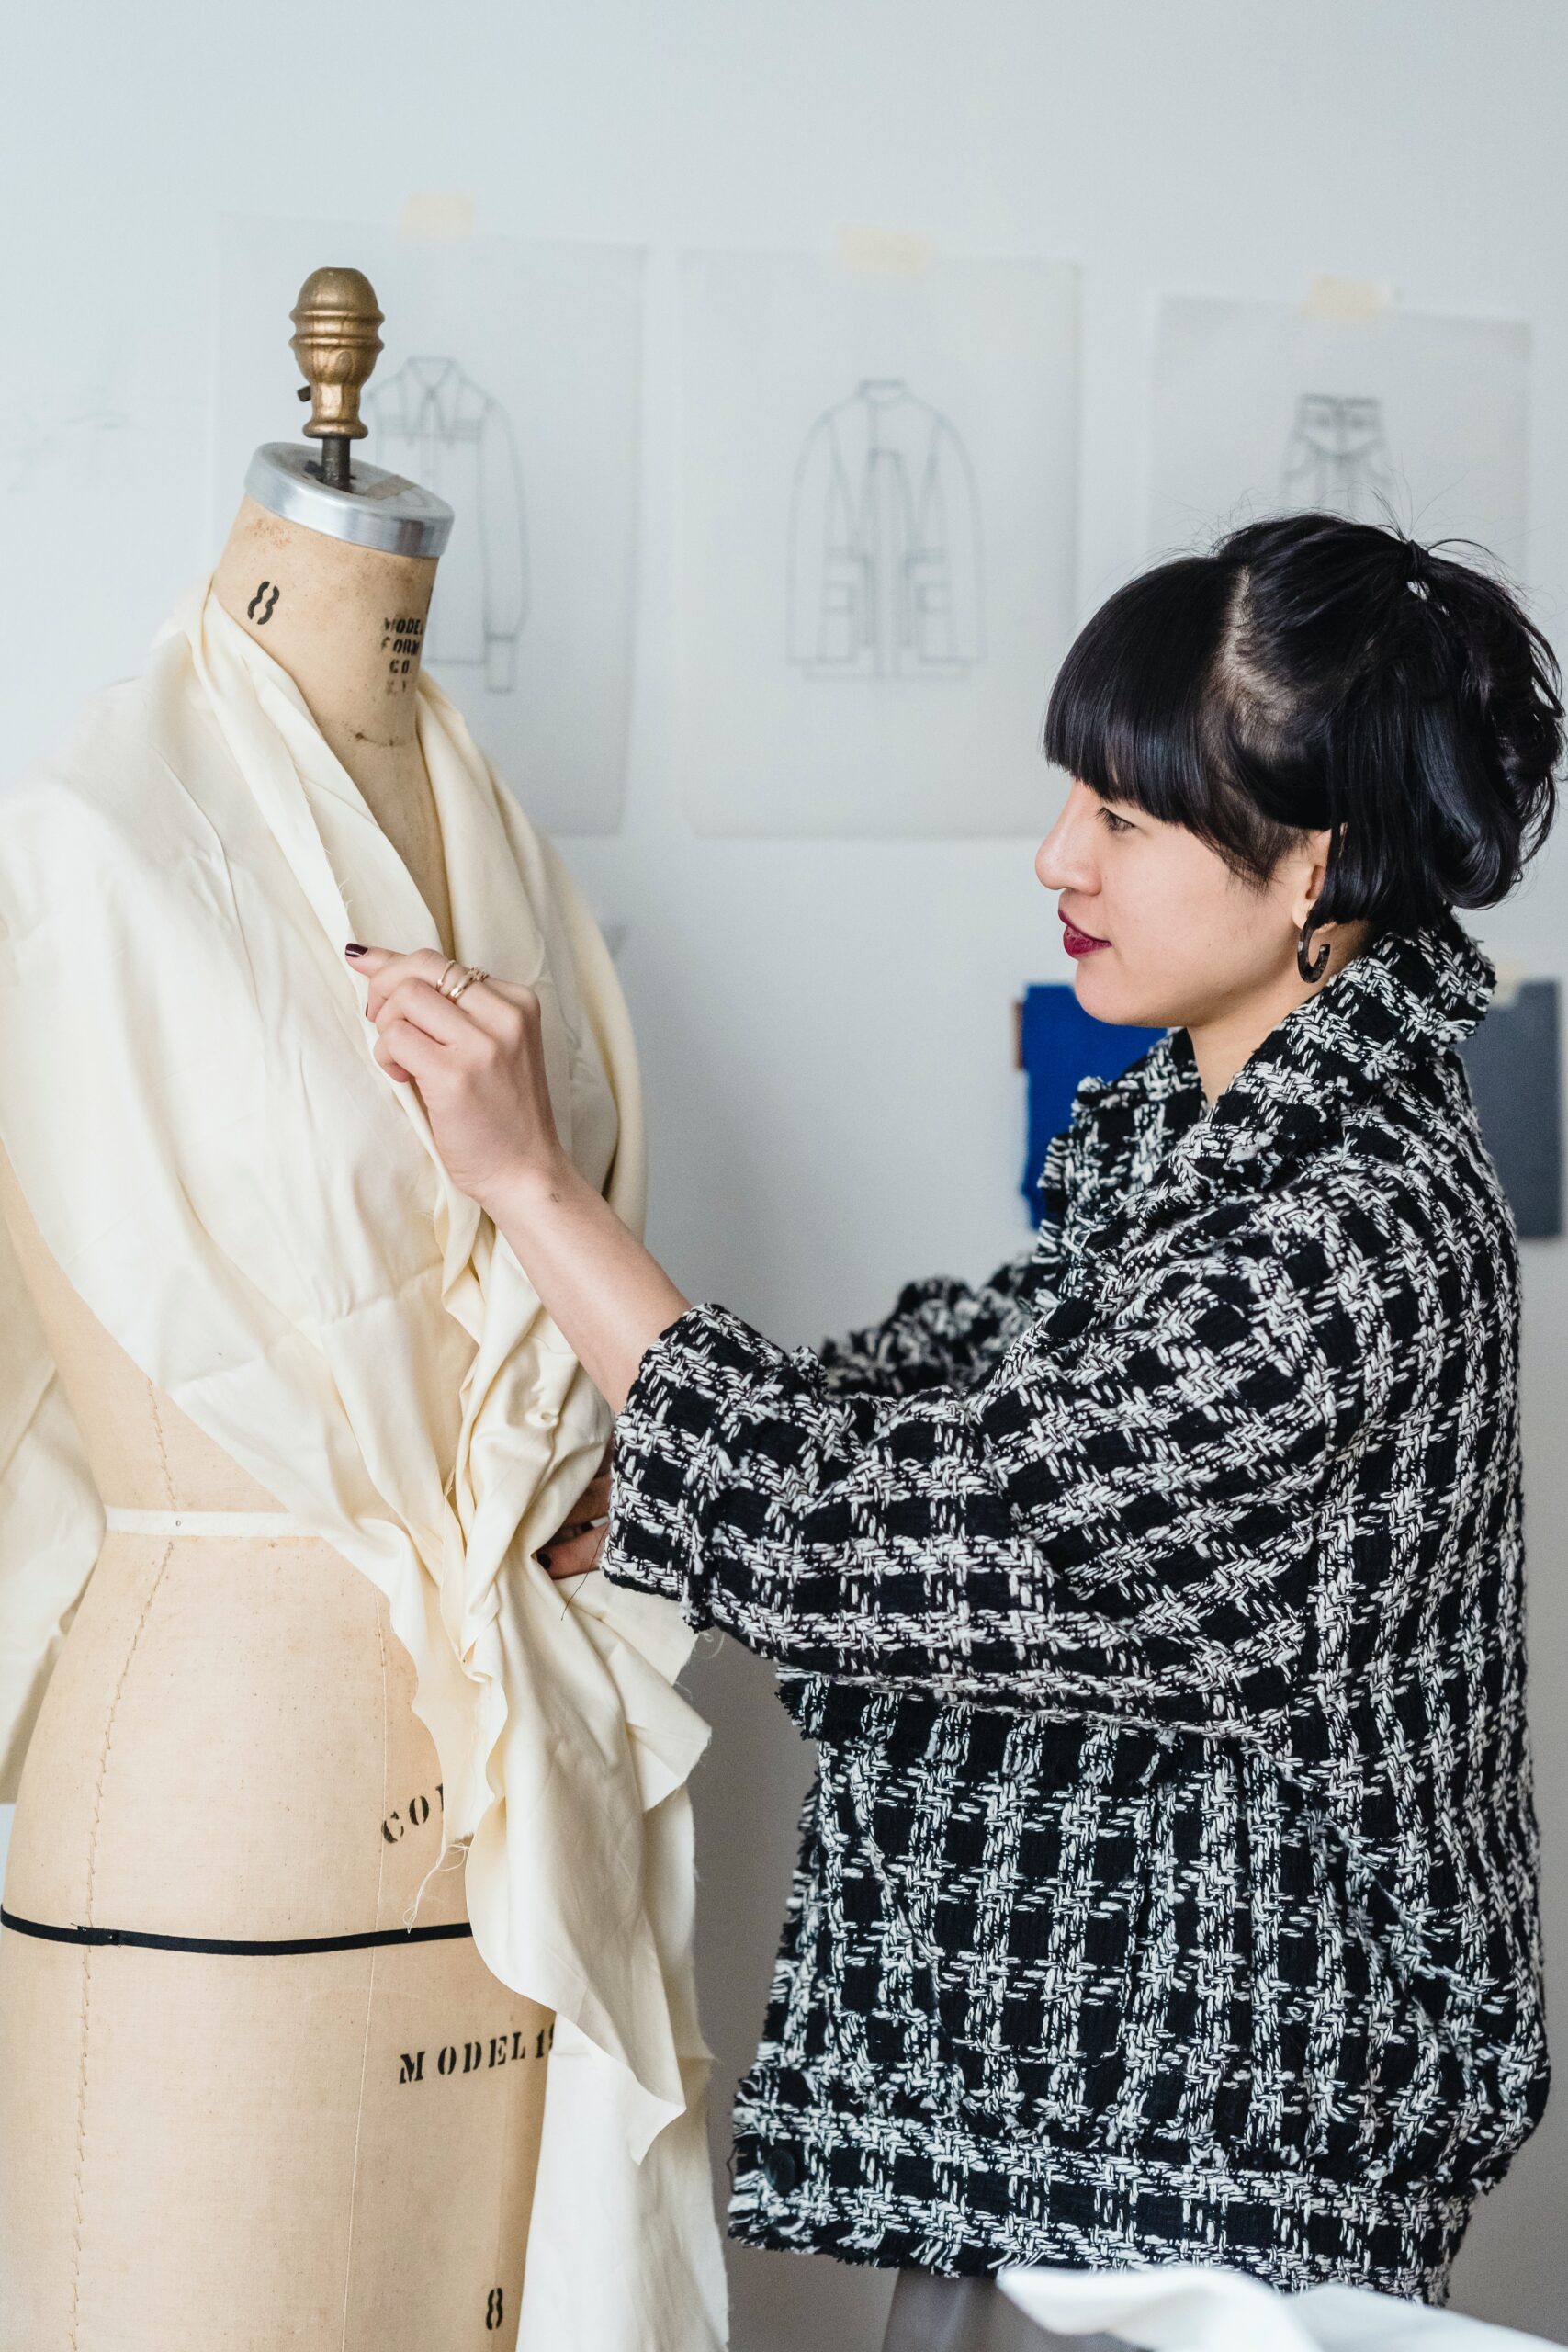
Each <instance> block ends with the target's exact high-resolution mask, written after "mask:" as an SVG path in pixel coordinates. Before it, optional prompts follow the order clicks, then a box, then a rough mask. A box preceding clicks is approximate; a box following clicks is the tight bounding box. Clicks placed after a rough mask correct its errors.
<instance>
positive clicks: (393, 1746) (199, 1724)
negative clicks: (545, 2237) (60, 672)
mask: <svg viewBox="0 0 1568 2352" xmlns="http://www.w3.org/2000/svg"><path fill="white" fill-rule="evenodd" d="M295 319H296V322H297V325H298V327H299V334H297V336H296V339H295V348H296V350H297V352H298V353H299V356H300V363H301V367H302V368H303V369H304V372H305V373H306V375H307V378H308V379H310V387H311V393H312V396H313V407H314V413H313V415H312V419H311V423H310V424H309V425H308V426H307V427H306V431H307V433H308V434H310V435H312V436H313V437H314V438H315V439H316V440H317V441H319V442H320V443H321V448H322V458H321V464H320V468H319V470H317V471H313V472H312V471H309V470H307V469H306V466H305V464H304V462H303V461H304V459H305V457H306V453H305V452H303V451H299V452H298V453H296V452H293V451H290V450H288V449H285V448H283V447H269V449H267V450H265V451H262V452H258V455H257V458H256V460H255V462H254V464H253V467H252V469H251V473H250V476H249V477H248V478H247V492H248V494H247V496H246V497H245V499H244V501H243V504H242V506H241V508H240V511H239V514H238V516H237V518H236V520H235V523H234V526H233V529H232V531H231V536H230V538H229V541H228V544H227V547H226V548H225V550H224V554H223V557H222V559H221V561H220V566H219V569H218V572H217V575H216V587H217V593H218V595H219V599H220V602H221V603H222V604H223V605H224V607H225V609H226V610H227V611H228V612H229V613H230V614H231V616H232V617H233V618H234V619H235V620H236V621H237V622H238V623H239V625H240V626H241V627H242V628H245V629H246V630H247V631H249V632H250V633H251V634H252V635H253V636H254V637H255V638H256V639H257V641H258V643H260V644H262V645H264V646H265V648H266V650H267V651H268V652H269V653H270V654H271V655H272V656H273V658H274V659H275V660H276V661H277V662H279V663H280V664H281V665H282V666H283V667H284V668H285V669H286V670H288V673H290V675H291V676H292V677H293V679H294V681H295V683H296V684H297V685H298V686H299V691H300V693H301V694H302V695H303V696H304V698H305V700H306V702H307V704H308V706H309V708H310V713H311V716H312V717H313V718H314V719H315V721H316V724H317V725H318V727H319V728H320V729H321V733H322V734H323V736H324V737H325V739H326V741H327V742H328V744H329V746H330V748H331V749H332V750H333V752H334V753H335V754H336V756H337V757H338V759H339V760H340V761H341V763H342V764H343V765H344V768H345V769H346V770H347V771H348V773H349V774H350V775H351V776H352V777H353V779H354V781H355V784H356V785H357V786H358V787H359V790H360V791H361V793H362V795H363V796H364V798H365V800H366V802H367V805H368V806H369V808H370V809H371V811H372V813H373V815H374V816H375V818H376V820H377V822H378V825H379V826H380V828H381V830H382V831H383V832H384V833H385V834H386V835H387V837H388V839H389V841H390V842H391V843H392V845H393V847H394V848H395V849H396V850H397V851H398V853H399V854H400V857H401V858H402V860H403V863H404V865H406V866H407V868H408V870H409V872H410V874H411V875H412V878H413V880H414V882H415V884H416V886H417V887H418V888H419V890H420V892H421V895H422V896H423V899H424V901H425V904H426V906H427V907H428V909H429V910H430V912H431V915H432V917H433V919H434V922H435V924H436V928H437V931H438V933H439V934H440V935H441V936H442V938H443V939H444V940H445V941H446V943H447V944H448V947H449V946H450V915H449V908H448V903H447V892H446V874H445V869H444V865H443V858H442V845H441V841H440V836H439V831H438V827H437V824H436V819H435V812H434V800H433V797H432V795H431V790H430V785H429V779H428V776H427V775H426V774H425V771H424V766H423V759H422V756H421V753H420V750H419V745H418V739H417V733H416V728H415V697H414V684H415V681H416V678H417V675H418V668H419V645H420V641H421V639H422V636H423V620H424V616H425V614H426V612H427V610H428V606H429V602H430V594H431V589H432V585H433V582H434V572H435V565H436V558H437V555H438V553H439V549H440V547H441V545H442V544H443V543H444V540H445V536H446V528H447V526H448V525H449V520H450V518H449V515H447V511H446V509H445V508H443V507H442V506H441V505H440V503H439V502H438V501H435V500H434V499H431V498H430V497H429V496H428V495H427V494H426V493H424V492H420V491H419V490H417V489H416V488H415V487H414V486H413V485H412V484H406V483H400V482H399V481H397V480H396V479H395V478H394V477H389V476H386V475H382V474H378V472H377V471H376V469H371V468H368V467H365V468H359V469H351V468H350V466H349V463H348V457H349V446H350V442H351V441H352V439H353V438H355V437H357V436H358V435H359V434H361V433H362V432H363V427H361V426H360V425H359V424H358V421H357V406H356V403H357V392H358V386H359V385H360V384H361V383H362V382H363V381H364V379H365V377H366V376H367V374H368V373H369V368H370V366H371V364H373V360H374V356H375V352H376V351H377V350H378V348H379V345H378V341H377V339H376V334H375V329H376V326H377V325H378V323H379V312H378V311H376V309H375V300H374V296H373V294H372V293H371V291H370V288H368V286H367V284H366V282H365V281H364V280H363V279H362V278H359V277H358V276H357V273H355V272H352V271H337V270H333V271H319V272H317V273H316V275H315V277H313V278H312V279H310V281H308V282H307V286H306V288H305V289H304V291H303V293H302V295H301V298H300V307H299V309H298V310H297V311H296V312H295ZM150 952H155V943H150ZM0 1214H3V1216H4V1218H5V1222H6V1227H7V1228H8V1231H9V1235H10V1238H11V1242H12V1245H13V1246H14V1248H15V1249H16V1251H17V1257H18V1259H19V1261H20V1264H21V1267H22V1271H23V1273H24V1276H25V1278H26V1281H27V1283H28V1289H29V1291H30V1293H31V1295H32V1296H33V1299H34V1301H35V1304H36V1306H37V1307H38V1311H39V1317H40V1319H41V1321H42V1323H43V1325H44V1329H45V1331H46V1333H47V1335H48V1337H49V1339H50V1340H51V1345H52V1349H53V1353H54V1358H55V1363H56V1367H57V1370H58V1374H59V1377H60V1381H61V1385H62V1389H63V1391H64V1393H65V1396H66V1397H67V1400H68V1402H69V1404H70V1406H71V1408H72V1409H73V1414H74V1417H75V1419H76V1422H77V1425H78V1427H79V1429H80V1430H81V1433H82V1438H83V1442H84V1444H85V1449H86V1452H87V1455H88V1458H89V1460H90V1463H91V1466H92V1470H93V1473H94V1476H95V1479H96V1484H97V1487H98V1490H99V1493H100V1495H101V1496H102V1498H104V1500H105V1502H106V1503H107V1504H112V1505H114V1506H117V1507H118V1509H119V1510H130V1511H139V1510H140V1511H148V1512H153V1513H160V1514H167V1513H169V1512H172V1511H174V1512H179V1513H181V1514H189V1513H198V1514H199V1513H214V1512H221V1513H253V1512H261V1513H265V1512H276V1510H277V1509H278V1504H277V1501H276V1498H275V1497H273V1496H271V1495H269V1494H268V1493H267V1492H266V1491H265V1489H264V1488H263V1487H260V1486H259V1485H258V1484H257V1483H256V1482H255V1481H254V1479H253V1478H252V1477H251V1476H249V1474H248V1473H246V1472H244V1471H243V1470H242V1469H241V1468H240V1467H239V1465H238V1464H235V1463H234V1462H233V1461H231V1459H230V1458H229V1457H228V1456H227V1455H226V1454H225V1453H223V1452H222V1451H221V1450H220V1448H219V1447H217V1446H216V1445H215V1444H214V1443H213V1442H211V1441H210V1440H209V1438H208V1437H207V1436H206V1435H205V1434H204V1433H203V1432H202V1431H201V1430H198V1429H197V1427H196V1425H195V1424H194V1423H193V1422H192V1421H191V1420H190V1419H188V1418H187V1417H186V1415H185V1414H184V1413H182V1412H181V1410H180V1409H179V1408H178V1407H177V1406H175V1404H174V1402H173V1401H172V1400H171V1399H170V1398H169V1397H167V1396H165V1395H164V1394H163V1393H162V1392H161V1391H160V1390H158V1389H157V1388H156V1387H155V1386H154V1385H152V1383H151V1382H150V1381H148V1380H147V1379H146V1378H145V1377H144V1376H143V1374H141V1372H140V1371H139V1370H138V1368H137V1367H136V1365H135V1364H134V1363H132V1362H131V1360H130V1357H129V1356H127V1355H126V1354H125V1353H124V1351H122V1350H121V1349H120V1348H119V1347H118V1345H117V1344H116V1342H115V1341H114V1340H112V1339H111V1338H110V1336H109V1335H108V1333H107V1332H106V1331H105V1330H104V1329H102V1327H101V1326H100V1325H99V1324H98V1323H97V1322H96V1320H95V1318H94V1317H92V1316H91V1315H90V1314H89V1313H88V1311H87V1310H86V1308H85V1306H84V1305H83V1303H82V1301H81V1300H80V1299H79V1298H78V1297H77V1295H76V1294H75V1293H74V1292H73V1289H72V1287H71V1285H70V1283H69V1282H68V1281H67V1279H66V1277H65V1275H64V1274H63V1272H62V1271H61V1269H60V1267H59V1266H58V1265H57V1264H56V1263H55V1261H53V1259H52V1258H51V1256H50V1253H49V1251H48V1250H47V1249H46V1247H45V1245H44V1242H43V1240H42V1238H41V1235H40V1234H39V1229H38V1226H37V1224H36V1221H35V1219H34V1217H33V1215H32V1212H31V1209H30V1208H29V1206H28V1203H27V1202H26V1200H25V1199H24V1198H23V1196H22V1193H21V1191H20V1188H19V1186H18V1185H17V1181H16V1178H15V1175H14V1173H13V1171H12V1170H11V1168H10V1165H9V1163H8V1161H6V1159H5V1158H4V1155H3V1154H0ZM411 1700H412V1668H411V1666H410V1664H409V1661H408V1659H407V1657H406V1656H405V1654H404V1653H403V1652H402V1651H401V1649H400V1646H399V1645H398V1644H397V1643H396V1642H395V1640H394V1638H393V1636H392V1634H391V1631H390V1627H389V1615H388V1608H387V1604H386V1601H385V1600H383V1598H382V1596H381V1595H380V1593H379V1592H378V1591H377V1590H376V1589H375V1588H374V1587H373V1586H372V1585H370V1583H369V1582H368V1581H367V1579H366V1578H365V1577H363V1576H362V1575H361V1574H360V1573H359V1572H358V1571H357V1570H356V1569H355V1568H353V1567H351V1566H349V1565H348V1564H347V1563H346V1562H344V1560H343V1559H342V1558H340V1557H339V1555H337V1554H336V1553H334V1552H333V1550H332V1549H331V1548H330V1547H329V1546H327V1545H325V1544H321V1543H320V1542H319V1541H317V1540H315V1539H313V1538H310V1537H306V1536H301V1535H298V1534H294V1535H287V1536H280V1535H277V1534H266V1533H254V1532H243V1531H239V1530H235V1529H233V1528H230V1529H228V1530H226V1531H224V1532H213V1531H212V1530H211V1529H210V1528H209V1529H205V1530H192V1531H190V1532H173V1533H171V1532H128V1531H125V1530H123V1529H118V1528H117V1529H113V1530H111V1532H109V1533H108V1534H107V1536H106V1538H105V1541H104V1544H103V1548H102V1551H101V1553H100V1555H99V1558H98V1561H97V1564H96V1568H95V1570H94V1572H93V1575H92V1577H91V1579H90V1581H89V1583H88V1586H87V1589H86V1591H85V1595H84V1598H83V1600H82V1602H81V1605H80V1607H79V1609H78V1611H77V1613H76V1617H75V1620H74V1622H73V1625H72V1628H71V1631H70V1634H69V1637H68V1639H67V1642H66V1645H65V1647H64V1650H63V1653H62V1657H61V1661H60V1664H59V1666H58V1667H57V1668H56V1671H55V1674H54V1677H53V1679H52V1680H51V1684H50V1687H49V1691H48V1693H47V1696H46V1698H45V1701H44V1704H43V1708H42V1712H41V1713H40V1715H39V1722H38V1725H37V1729H36V1731H35V1733H34V1736H33V1740H32V1743H31V1746H30V1747H29V1749H28V1758H27V1763H26V1766H25V1768H24V1772H23V1777H22V1781H21V1786H20V1790H19V1792H18V1801H17V1821H16V1827H15V1831H14V1834H13V1838H12V1844H11V1850H10V1856H9V1861H8V1867H7V1872H6V1890H5V1900H6V1909H7V1912H8V1913H11V1914H15V1915H18V1916H19V1917H22V1918H24V1919H27V1920H31V1921H34V1922H56V1923H71V1924H72V1925H73V1926H75V1925H85V1926H88V1927H91V1928H98V1929H105V1928H107V1929H119V1930H130V1931H133V1932H134V1933H136V1934H140V1935H149V1934H150V1935H153V1936H166V1937H170V1938H174V1939H178V1940H181V1941H184V1942H188V1941H189V1940H191V1939H205V1940H209V1941H211V1942H213V1943H216V1944H219V1945H232V1944H235V1943H246V1942H253V1941H254V1942H261V1943H264V1944H276V1943H278V1942H285V1941H289V1940H294V1939H299V1940H310V1941H314V1940H316V1939H322V1938H337V1939H345V1948H344V1949H340V1950H335V1951H320V1950H312V1951H303V1952H296V1953H291V1954H288V1955H279V1954H276V1953H263V1954H255V1953H238V1952H234V1951H189V1950H185V1949H177V1950H162V1949H155V1948H151V1947H148V1946H147V1945H145V1944H142V1945H138V1946H136V1947H135V1948H132V1947H130V1946H114V1945H110V1946H107V1948H106V1946H105V1944H104V1942H103V1941H102V1940H100V1941H99V1942H97V1943H84V1942H80V1941H72V1940H65V1941H59V1940H51V1939H49V1938H47V1937H44V1936H39V1935H34V1934H28V1933H18V1932H14V1931H12V1930H10V1929H9V1928H8V1929H7V1930H6V1932H4V1933H3V1934H0V2313H3V2314H4V2317H3V2321H0V2336H3V2340H4V2341H5V2343H6V2344H7V2345H10V2344H13V2343H14V2344H16V2345H17V2346H24V2345H25V2346H27V2347H28V2352H55V2347H60V2352H152V2348H153V2347H154V2346H155V2347H157V2352H171V2347H175V2346H178V2347H182V2352H183V2347H190V2352H197V2347H198V2346H199V2347H202V2352H219V2347H233V2348H234V2352H240V2347H243V2348H244V2352H253V2347H254V2352H262V2347H264V2346H265V2347H271V2346H277V2345H281V2344H288V2345H291V2346H299V2347H301V2348H302V2352H436V2347H440V2348H441V2352H446V2347H457V2346H466V2345H469V2344H472V2345H474V2346H491V2345H494V2346H512V2345H513V2344H514V2342H515V2337H516V2324H517V2312H518V2309H519V2305H520V2301H521V2286H522V2273H523V2259H524V2249H525V2241H526V2236H527V2224H528V2213H529V2206H530V2200H531V2197H532V2191H533V2182H534V2175H535V2168H536V2160H537V2152H538V2137H539V2127H540V2121H541V2117H542V2110H543V2101H544V2088H545V2076H546V2071H547V2050H548V2045H549V2035H550V2023H551V2020H550V2018H549V2015H548V2013H547V2011H544V2010H541V2009H540V2008H538V2007H536V2005H535V2004H533V2003H530V2002H528V2001H526V2000H525V1999H524V1998H522V1997H521V1996H518V1995H516V1994H514V1993H513V1992H512V1991H511V1990H510V1989H508V1988H507V1987H506V1986H504V1985H502V1984H500V1983H499V1982H498V1981H497V1980H496V1979H495V1978H494V1977H493V1976H491V1974H490V1973H489V1972H488V1971H487V1970H486V1968H485V1967H484V1965H483V1963H482V1962H480V1960H479V1957H478V1954H477V1952H476V1951H475V1948H474V1945H473V1942H472V1939H471V1938H470V1937H469V1935H468V1932H467V1930H466V1912H465V1907H464V1894H463V1874H462V1870H461V1868H460V1862H461V1854H460V1853H454V1854H452V1855H450V1856H449V1857H448V1867H446V1868H445V1869H443V1870H442V1871H440V1872H439V1873H438V1874H437V1875H436V1876H435V1877H434V1879H433V1880H432V1881H431V1883H430V1885H429V1887H428V1888H427V1889H426V1890H425V1892H424V1894H423V1896H422V1897H421V1898H420V1901H419V1905H418V1912H417V1928H416V1931H415V1934H414V1936H413V1937H409V1936H406V1935H405V1934H404V1933H403V1932H402V1931H403V1929H404V1928H405V1927H406V1925H407V1920H408V1918H409V1917H412V1916H413V1905H414V1898H415V1895H416V1892H417V1890H418V1889H419V1887H420V1885H421V1882H422V1881H423V1878H424V1876H425V1874H426V1872H427V1871H429V1869H430V1867H431V1865H432V1864H433V1862H434V1860H435V1857H436V1854H437V1852H438V1850H439V1843H440V1807H441V1802H442V1792H441V1789H440V1786H439V1769H438V1767H437V1765H436V1762H435V1758H434V1747H433V1746H432V1743H431V1740H430V1737H429V1735H428V1734H427V1732H426V1731H425V1729H424V1727H423V1724H421V1723H420V1722H419V1721H418V1720H417V1719H416V1718H415V1716H414V1715H413V1713H412V1707H411ZM442 1929H445V1930H446V1932H445V1933H441V1932H438V1931H440V1930H442ZM433 1931H437V1932H433ZM378 1935H380V1936H383V1937H384V1938H385V1940H382V1941H367V1940H365V1939H367V1938H373V1937H376V1936H378Z"/></svg>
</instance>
